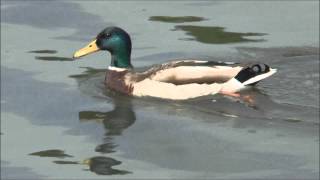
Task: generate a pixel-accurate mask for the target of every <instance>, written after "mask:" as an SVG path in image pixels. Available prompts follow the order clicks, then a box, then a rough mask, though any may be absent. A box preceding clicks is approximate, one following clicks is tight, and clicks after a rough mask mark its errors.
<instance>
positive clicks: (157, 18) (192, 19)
mask: <svg viewBox="0 0 320 180" xmlns="http://www.w3.org/2000/svg"><path fill="white" fill-rule="evenodd" d="M204 20H207V19H205V18H203V17H198V16H151V17H150V18H149V21H159V22H165V23H184V22H199V21H204Z"/></svg>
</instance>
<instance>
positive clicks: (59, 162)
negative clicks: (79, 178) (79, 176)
mask: <svg viewBox="0 0 320 180" xmlns="http://www.w3.org/2000/svg"><path fill="white" fill-rule="evenodd" d="M52 162H53V163H56V164H79V162H77V161H52Z"/></svg>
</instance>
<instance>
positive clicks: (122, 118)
mask: <svg viewBox="0 0 320 180" xmlns="http://www.w3.org/2000/svg"><path fill="white" fill-rule="evenodd" d="M113 102H114V109H113V110H112V111H108V112H100V111H81V112H79V120H80V121H98V122H101V123H102V124H103V126H104V128H105V130H106V133H105V137H104V143H103V144H100V145H98V146H97V147H96V148H95V151H96V152H100V153H102V154H107V153H113V152H115V151H116V150H115V148H116V147H117V145H116V144H114V143H113V137H114V136H119V135H121V134H122V132H123V131H124V130H125V129H126V128H128V127H129V126H131V125H132V124H133V123H134V122H135V120H136V116H135V113H134V111H133V109H132V104H131V100H130V98H127V99H126V100H122V98H121V97H114V98H113ZM85 164H87V165H89V169H90V171H92V172H95V173H97V174H100V175H113V174H128V173H130V172H128V171H124V170H117V169H113V168H112V166H116V165H119V164H121V162H120V161H117V160H115V159H112V158H110V157H104V156H96V157H92V158H90V159H88V160H85Z"/></svg>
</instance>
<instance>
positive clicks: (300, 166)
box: [1, 1, 319, 179]
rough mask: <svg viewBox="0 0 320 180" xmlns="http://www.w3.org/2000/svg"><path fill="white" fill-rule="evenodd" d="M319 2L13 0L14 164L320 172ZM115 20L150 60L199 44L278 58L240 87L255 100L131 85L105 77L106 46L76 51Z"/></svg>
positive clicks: (197, 49)
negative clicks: (173, 96) (168, 96)
mask: <svg viewBox="0 0 320 180" xmlns="http://www.w3.org/2000/svg"><path fill="white" fill-rule="evenodd" d="M137 3H138V4H139V6H137ZM44 4H47V5H50V6H44ZM318 4H319V3H318V2H312V1H311V2H305V3H304V2H278V3H277V4H275V3H274V2H273V1H270V2H269V1H266V2H261V3H255V2H251V1H250V2H228V3H224V2H214V3H209V2H173V3H156V2H152V3H149V2H124V3H117V2H108V3H106V2H100V1H97V2H90V3H89V2H85V1H80V2H79V1H39V2H38V1H37V2H35V1H26V2H25V1H24V2H22V1H21V2H20V1H12V2H7V1H6V2H4V3H2V4H1V25H2V31H1V42H2V45H3V46H1V178H4V179H6V178H11V179H23V178H25V179H27V178H28V179H46V178H48V179H53V178H54V179H55V178H63V179H71V178H72V179H75V178H78V179H79V178H80V179H100V178H101V179H106V178H111V179H112V178H128V179H129V178H135V179H137V178H138V179H139V178H155V177H158V178H164V179H170V178H182V179H183V178H191V179H231V178H234V179H249V178H254V179H280V178H282V179H292V178H296V179H318V178H319V46H318V43H319V41H318V39H319V29H317V28H318V20H319V19H318V17H316V16H314V14H316V13H318V12H319V9H318V8H316V7H317V6H316V5H318ZM40 7H41V8H40ZM49 7H50V8H49ZM199 8H201V11H200V12H199V11H198V10H199ZM270 8H272V9H273V11H270ZM180 9H181V10H180ZM120 10H126V12H127V13H130V16H128V14H126V13H123V15H119V14H118V13H116V12H119V11H120ZM182 10H183V11H182ZM284 10H286V11H284ZM186 12H189V13H188V14H186ZM191 12H193V13H191ZM244 12H246V13H244ZM306 12H308V13H306ZM44 17H46V18H44ZM66 17H67V18H66ZM293 17H294V18H295V19H294V20H292V18H293ZM297 22H299V23H297ZM111 24H115V25H117V26H121V27H123V28H125V29H127V30H128V32H130V34H131V35H132V39H133V45H134V47H133V60H132V61H133V62H132V63H133V64H134V65H135V67H136V68H137V69H138V70H143V69H146V68H147V67H149V66H150V65H152V64H159V63H162V62H166V61H168V60H172V59H181V58H183V59H185V58H197V59H203V60H214V61H223V62H230V61H234V62H264V63H267V64H269V65H270V66H271V67H274V68H277V69H278V72H277V73H276V74H275V75H274V76H272V77H271V78H269V79H267V80H265V81H263V82H261V83H259V84H258V85H257V86H256V87H255V88H253V89H250V90H247V91H244V92H241V94H242V95H247V96H250V97H251V98H252V99H253V102H248V101H246V100H244V99H235V98H229V97H225V96H222V95H215V96H205V97H201V98H196V99H192V100H187V101H169V100H161V99H155V98H135V97H128V96H124V95H122V94H119V93H117V92H114V91H110V90H108V89H106V88H105V87H104V84H103V80H104V78H105V69H106V66H107V65H109V63H110V60H109V59H110V56H109V55H108V54H107V53H98V54H96V55H92V56H88V57H86V58H83V59H81V60H73V59H72V58H71V57H72V54H73V52H74V50H76V49H78V48H80V47H82V46H83V45H85V44H86V43H87V41H89V40H91V39H92V38H93V37H95V35H96V33H98V32H99V31H100V30H101V29H102V28H103V27H104V26H108V25H111ZM173 28H176V31H172V29H173ZM248 32H254V33H248ZM184 33H187V34H184ZM188 36H190V37H193V38H194V39H192V41H185V40H184V39H185V38H186V37H188Z"/></svg>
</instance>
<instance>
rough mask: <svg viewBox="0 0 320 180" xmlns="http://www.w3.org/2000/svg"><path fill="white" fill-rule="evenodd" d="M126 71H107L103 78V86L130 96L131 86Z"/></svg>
mask: <svg viewBox="0 0 320 180" xmlns="http://www.w3.org/2000/svg"><path fill="white" fill-rule="evenodd" d="M128 75H129V73H128V71H113V70H107V72H106V77H105V84H106V85H107V87H108V88H110V89H113V90H115V91H118V92H121V93H125V94H132V91H133V85H132V82H130V78H128Z"/></svg>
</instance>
